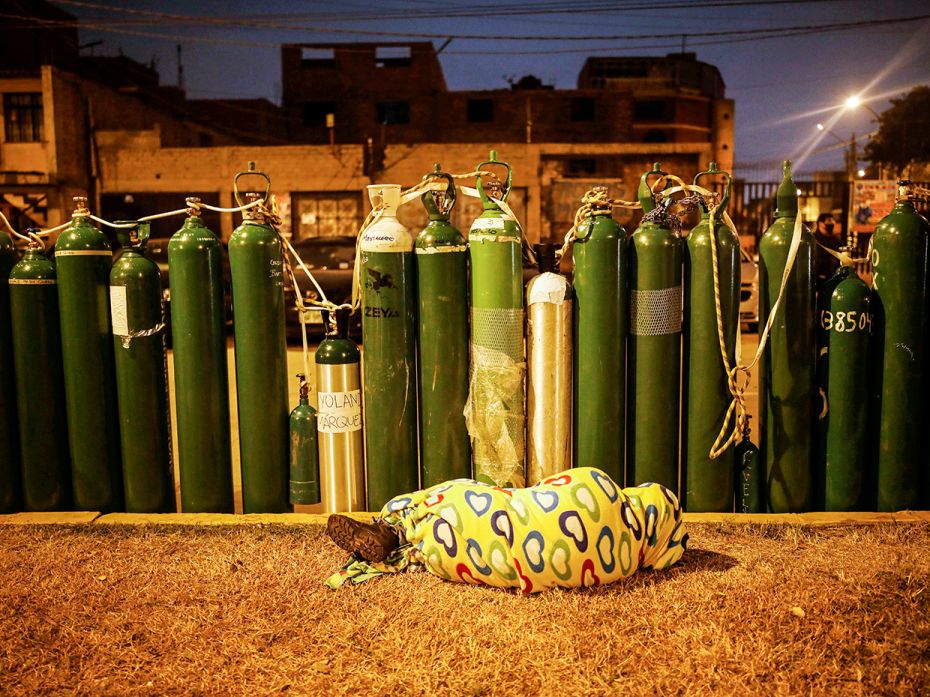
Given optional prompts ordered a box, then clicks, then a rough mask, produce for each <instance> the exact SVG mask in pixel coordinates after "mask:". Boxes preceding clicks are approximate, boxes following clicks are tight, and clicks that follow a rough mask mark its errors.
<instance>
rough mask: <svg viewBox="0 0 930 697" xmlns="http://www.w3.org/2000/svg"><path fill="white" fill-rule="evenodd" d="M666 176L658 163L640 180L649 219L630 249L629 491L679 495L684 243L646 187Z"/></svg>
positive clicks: (641, 192) (644, 219)
mask: <svg viewBox="0 0 930 697" xmlns="http://www.w3.org/2000/svg"><path fill="white" fill-rule="evenodd" d="M665 174H666V173H665V172H663V171H662V170H661V168H660V166H659V163H658V162H657V163H656V164H655V166H654V167H653V169H652V170H650V171H649V172H646V173H645V174H643V176H642V178H641V179H640V185H639V200H640V203H641V204H642V206H643V212H644V215H643V220H642V222H641V223H640V225H639V227H638V228H636V231H635V232H634V233H633V237H632V240H631V243H630V337H629V344H628V350H627V355H628V360H629V368H628V371H629V372H628V376H629V396H628V400H629V401H628V404H629V406H628V409H629V415H628V419H629V425H628V429H629V430H628V435H627V449H628V451H627V485H629V486H632V485H636V484H641V483H644V482H657V483H659V484H662V485H663V486H665V487H667V488H669V489H671V490H672V491H673V492H675V493H676V495H677V494H678V491H679V488H678V433H679V431H678V428H679V420H678V412H679V396H680V395H679V388H680V380H681V372H680V371H681V320H682V304H681V303H682V288H681V273H682V270H681V264H682V243H681V237H679V235H678V232H677V231H676V230H675V229H673V226H674V224H675V222H676V221H675V220H674V219H673V217H672V216H671V214H669V213H668V209H667V207H666V206H661V207H658V208H657V207H656V206H655V200H654V198H653V195H652V191H651V190H650V188H649V184H648V182H649V177H650V176H659V177H661V176H665ZM670 200H671V199H666V203H668V202H670Z"/></svg>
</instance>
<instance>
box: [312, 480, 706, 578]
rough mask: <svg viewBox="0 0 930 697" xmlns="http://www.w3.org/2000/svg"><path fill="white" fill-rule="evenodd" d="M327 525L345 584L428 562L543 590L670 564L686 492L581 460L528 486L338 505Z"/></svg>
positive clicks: (468, 483)
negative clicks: (625, 483)
mask: <svg viewBox="0 0 930 697" xmlns="http://www.w3.org/2000/svg"><path fill="white" fill-rule="evenodd" d="M326 532H327V534H328V535H329V537H330V538H331V539H332V540H333V542H335V543H336V544H337V545H338V546H339V547H341V548H342V549H344V550H346V551H348V552H352V554H353V556H352V557H351V558H350V559H349V561H348V563H347V564H346V565H345V566H344V567H343V568H342V570H340V571H338V572H337V573H335V574H333V575H332V576H331V577H330V578H328V579H327V580H326V585H328V586H329V587H330V588H333V589H336V588H339V587H340V586H342V585H343V584H345V583H347V582H350V583H361V582H363V581H367V580H368V579H370V578H373V577H375V576H380V575H382V574H385V573H393V572H398V571H403V570H405V569H408V570H413V569H418V568H423V569H426V570H427V571H429V572H430V573H432V574H434V575H436V576H439V577H440V578H443V579H445V580H447V581H457V582H464V583H472V584H477V585H488V586H496V587H500V588H519V589H520V590H521V591H522V592H523V593H536V592H539V591H543V590H546V589H548V588H555V587H563V588H575V587H585V586H597V585H604V584H607V583H613V582H614V581H617V580H618V579H621V578H626V577H627V576H630V575H631V574H633V573H634V572H635V571H636V570H637V569H665V568H668V567H669V566H671V565H672V564H674V563H675V562H677V561H678V560H679V559H681V556H682V554H683V553H684V551H685V548H686V546H687V542H688V535H687V533H686V532H685V529H684V525H683V523H682V520H681V506H680V505H679V503H678V499H677V498H676V497H675V495H674V494H673V493H672V492H671V491H669V490H668V489H667V488H665V487H664V486H662V485H660V484H642V485H640V486H635V487H629V488H626V489H620V487H618V486H617V485H616V483H614V481H613V480H612V479H611V478H610V477H608V476H607V475H606V474H605V473H604V472H602V471H601V470H598V469H595V468H593V467H579V468H576V469H570V470H566V471H565V472H562V473H561V474H558V475H555V476H553V477H549V478H548V479H546V480H544V481H542V482H540V483H539V484H537V485H536V486H533V487H528V488H526V489H504V488H501V487H496V486H492V485H490V484H483V483H481V482H476V481H473V480H470V479H456V480H453V481H448V482H443V483H442V484H437V485H436V486H432V487H430V488H428V489H423V490H421V491H415V492H412V493H409V494H403V495H400V496H397V497H395V498H393V499H391V500H390V501H388V502H387V504H385V506H384V508H383V509H382V510H381V513H380V515H379V516H378V517H377V518H376V519H375V520H374V522H372V523H362V522H359V521H356V520H353V519H352V518H349V517H347V516H342V515H331V516H330V517H329V521H328V523H327V527H326Z"/></svg>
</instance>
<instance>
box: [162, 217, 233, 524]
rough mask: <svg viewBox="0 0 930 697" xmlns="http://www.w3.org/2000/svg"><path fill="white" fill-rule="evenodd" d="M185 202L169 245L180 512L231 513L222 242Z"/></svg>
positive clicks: (230, 466) (230, 461)
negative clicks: (180, 221)
mask: <svg viewBox="0 0 930 697" xmlns="http://www.w3.org/2000/svg"><path fill="white" fill-rule="evenodd" d="M187 202H188V205H189V206H190V207H189V210H188V212H189V217H188V218H187V220H185V221H184V225H183V226H182V227H181V229H180V230H178V231H177V232H176V233H175V234H174V235H173V236H172V238H171V241H170V242H169V243H168V267H169V270H170V273H171V339H172V349H173V353H174V385H175V389H174V394H175V409H176V411H177V431H178V471H179V473H180V479H181V510H182V511H184V512H185V513H232V512H233V480H232V455H231V453H230V433H229V377H228V375H227V372H226V370H227V366H226V308H225V298H224V293H223V245H222V243H221V242H220V241H219V239H218V238H217V236H216V235H215V234H214V233H213V232H212V231H211V230H210V229H209V228H207V227H206V226H205V225H204V224H203V219H202V218H201V217H200V209H199V208H198V207H197V205H198V204H199V203H200V201H199V200H198V199H195V198H189V199H187Z"/></svg>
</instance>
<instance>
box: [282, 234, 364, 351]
mask: <svg viewBox="0 0 930 697" xmlns="http://www.w3.org/2000/svg"><path fill="white" fill-rule="evenodd" d="M292 246H293V247H294V250H295V251H296V252H297V254H298V256H299V257H300V259H301V260H302V261H303V263H304V265H306V267H307V268H308V269H309V270H310V271H311V273H313V277H314V278H315V279H316V281H317V283H319V284H320V288H321V289H322V290H323V293H325V295H326V298H327V299H328V300H330V301H332V302H334V303H336V304H337V305H339V304H341V303H348V302H352V272H353V268H354V265H355V238H354V237H350V236H339V237H310V238H307V239H303V240H297V241H296V242H292ZM290 261H291V265H292V267H293V269H294V274H295V275H296V276H297V285H298V286H299V287H300V290H301V292H302V293H303V294H304V298H305V299H307V300H317V299H319V293H318V292H317V290H316V288H315V287H314V285H313V283H312V282H311V281H310V279H309V278H307V275H306V274H305V273H304V272H303V270H302V269H301V268H300V267H299V265H298V264H297V260H296V259H294V257H293V256H291V259H290ZM284 290H285V295H286V314H285V318H286V325H287V336H288V339H289V340H296V341H300V340H301V332H300V317H299V316H298V312H297V306H296V304H295V302H294V296H293V294H292V293H293V290H292V287H291V279H290V278H285V281H284ZM308 304H309V303H308ZM307 314H308V319H309V321H308V323H307V324H308V330H309V332H308V335H310V336H313V337H314V338H315V339H319V338H322V336H323V334H324V332H325V327H324V324H323V313H322V312H317V311H311V312H309V313H307ZM349 335H350V336H351V337H352V338H353V339H355V340H357V341H358V340H361V337H362V319H361V313H360V312H356V313H355V314H354V315H353V316H352V320H351V322H350V323H349Z"/></svg>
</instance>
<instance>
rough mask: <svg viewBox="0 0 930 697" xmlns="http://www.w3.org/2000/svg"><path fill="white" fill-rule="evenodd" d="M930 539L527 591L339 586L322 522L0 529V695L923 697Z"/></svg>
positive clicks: (702, 562)
mask: <svg viewBox="0 0 930 697" xmlns="http://www.w3.org/2000/svg"><path fill="white" fill-rule="evenodd" d="M928 549H930V525H928V524H906V525H900V524H899V525H890V524H889V525H881V526H861V527H842V528H826V529H824V528H818V529H807V528H800V527H796V526H788V525H779V526H721V525H692V526H691V544H690V548H689V550H688V552H687V553H686V555H685V557H684V559H683V561H682V562H681V563H680V564H679V565H677V566H676V567H673V568H672V569H670V570H667V571H664V572H652V573H640V574H637V575H635V576H634V577H633V578H631V579H629V580H627V581H626V582H621V583H618V584H615V585H613V586H608V587H604V588H598V589H590V590H581V591H579V590H573V591H552V592H547V593H543V594H540V595H535V596H529V597H524V596H520V595H519V594H516V593H514V592H507V591H501V590H492V589H486V588H475V587H470V586H464V585H458V584H452V583H447V582H444V581H441V580H439V579H437V578H434V577H432V576H430V575H429V574H427V573H425V572H421V573H411V574H401V575H397V576H393V577H384V578H380V579H375V580H373V581H370V582H368V583H366V584H363V585H361V586H357V587H347V588H343V589H342V590H340V591H338V592H334V591H331V590H329V589H328V588H326V587H324V586H323V585H322V581H323V579H324V578H325V577H326V576H327V575H329V574H330V573H332V572H333V571H335V570H337V569H338V568H339V567H340V566H341V564H342V563H343V561H344V558H345V557H344V554H343V553H342V552H341V551H340V550H338V549H337V548H336V547H335V546H334V545H333V544H332V543H330V542H329V541H328V539H326V538H325V537H323V536H322V529H321V528H319V527H308V528H303V527H283V526H266V527H259V526H234V527H221V528H194V527H167V526H141V527H122V526H101V525H85V526H71V527H68V526H45V527H40V526H34V527H12V526H7V527H4V528H2V529H0V693H2V694H4V695H33V694H66V693H82V694H106V695H122V694H143V695H146V694H223V695H225V694H232V695H246V694H248V695H252V694H268V693H290V694H358V693H367V694H393V695H402V694H456V695H459V694H464V695H485V694H487V695H491V694H519V695H523V694H526V695H529V694H552V695H554V694H619V693H622V694H663V695H664V694H707V693H718V694H726V695H743V694H745V695H772V694H785V695H788V694H791V695H798V694H817V695H820V694H840V695H847V694H848V695H860V694H861V695H873V694H889V695H919V694H930V589H928V585H930V559H928V555H927V550H928Z"/></svg>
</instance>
